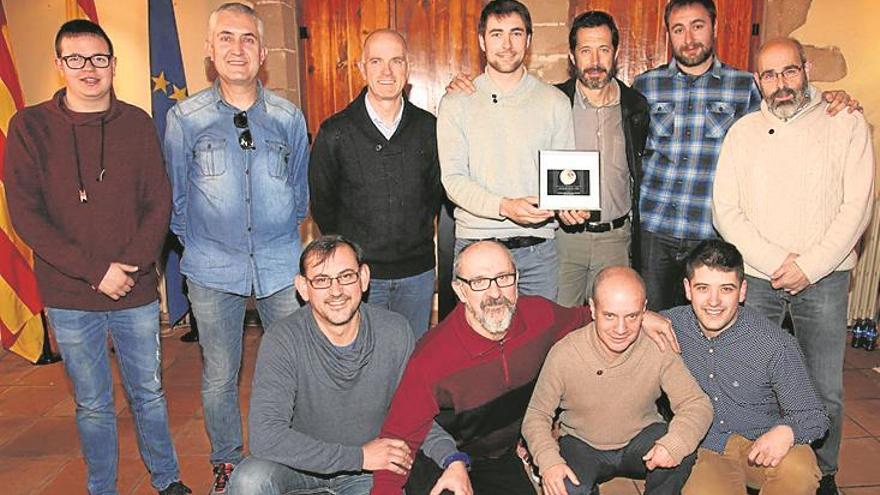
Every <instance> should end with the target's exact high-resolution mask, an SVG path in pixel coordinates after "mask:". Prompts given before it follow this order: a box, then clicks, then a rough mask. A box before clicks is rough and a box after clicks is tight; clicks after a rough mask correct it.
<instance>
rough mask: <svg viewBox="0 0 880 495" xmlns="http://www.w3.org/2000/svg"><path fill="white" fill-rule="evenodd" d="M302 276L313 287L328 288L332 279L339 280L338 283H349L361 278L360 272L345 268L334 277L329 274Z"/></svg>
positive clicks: (331, 283)
mask: <svg viewBox="0 0 880 495" xmlns="http://www.w3.org/2000/svg"><path fill="white" fill-rule="evenodd" d="M303 278H305V279H306V280H308V282H309V285H311V286H312V288H313V289H329V288H330V286H331V285H333V281H334V280H335V281H337V282H339V285H351V284H353V283H355V282H357V281H358V280H359V279H360V278H361V274H360V273H359V272H358V271H357V270H346V271H344V272H342V273H340V274H339V275H337V276H335V277H331V276H330V275H317V276H315V277H313V278H308V277H306V276H305V275H303Z"/></svg>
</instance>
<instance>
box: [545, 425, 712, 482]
mask: <svg viewBox="0 0 880 495" xmlns="http://www.w3.org/2000/svg"><path fill="white" fill-rule="evenodd" d="M665 434H666V423H654V424H652V425H649V426H647V427H646V428H645V429H644V430H642V431H641V432H639V434H638V435H636V436H635V438H633V439H632V440H630V442H629V444H628V445H627V446H626V447H623V448H621V449H617V450H597V449H594V448H593V447H590V446H589V445H587V444H586V443H585V442H583V441H581V440H579V439H577V438H575V437H573V436H571V435H567V436H564V437H562V438H560V439H559V451H560V454H562V457H563V458H564V459H565V462H566V463H567V464H568V466H569V467H570V468H571V470H572V471H574V474H575V475H577V477H578V480H579V481H580V482H581V484H580V486H574V485H573V484H572V483H571V482H570V481H569V480H567V479H566V480H565V488H566V489H567V490H568V495H588V494H589V493H590V490H591V489H592V487H593V485H594V484H596V483H604V482H606V481H608V480H610V479H612V478H617V477H625V478H633V479H643V480H645V481H646V484H645V494H646V495H648V494H651V495H654V494H668V495H677V494H678V493H679V492H681V487H683V486H684V483H685V481H687V478H688V476H690V474H691V468H693V467H694V461H695V460H696V458H697V456H696V453H691V455H689V456H687V457H685V458H684V460H682V461H681V464H679V465H678V466H676V467H674V468H669V469H663V468H656V469H654V470H652V471H648V469H647V468H646V467H645V461H643V460H642V456H644V455H645V454H646V453H647V452H648V451H649V450H651V447H653V446H654V442H656V441H657V439H659V438H660V437H662V436H663V435H665Z"/></svg>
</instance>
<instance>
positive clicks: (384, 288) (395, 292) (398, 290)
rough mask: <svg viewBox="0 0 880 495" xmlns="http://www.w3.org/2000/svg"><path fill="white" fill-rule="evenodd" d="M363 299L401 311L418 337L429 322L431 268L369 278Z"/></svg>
mask: <svg viewBox="0 0 880 495" xmlns="http://www.w3.org/2000/svg"><path fill="white" fill-rule="evenodd" d="M367 302H368V303H370V304H373V305H375V306H379V307H382V308H385V309H388V310H391V311H394V312H396V313H400V314H402V315H403V316H404V317H406V320H407V321H408V322H409V326H410V328H412V331H413V334H414V335H415V336H416V340H418V339H419V337H421V336H422V335H424V334H425V332H427V331H428V323H430V321H431V307H432V306H433V303H434V270H433V269H431V270H428V271H427V272H424V273H420V274H418V275H413V276H411V277H404V278H391V279H376V278H373V279H370V292H369V293H368V294H367Z"/></svg>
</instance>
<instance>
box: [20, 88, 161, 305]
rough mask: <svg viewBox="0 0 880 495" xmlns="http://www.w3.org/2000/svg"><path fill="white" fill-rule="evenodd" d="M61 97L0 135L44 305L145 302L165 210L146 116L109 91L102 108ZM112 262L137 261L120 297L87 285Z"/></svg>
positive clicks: (152, 286)
mask: <svg viewBox="0 0 880 495" xmlns="http://www.w3.org/2000/svg"><path fill="white" fill-rule="evenodd" d="M64 94H65V90H64V89H61V90H60V91H58V92H57V93H55V96H54V97H53V98H52V99H51V100H49V101H46V102H43V103H40V104H38V105H35V106H31V107H27V108H24V109H22V110H21V111H19V112H18V113H17V114H15V116H14V117H13V118H12V120H11V121H10V124H9V132H8V133H7V141H6V157H5V162H4V163H5V170H4V182H5V184H6V198H7V202H8V204H9V213H10V215H11V217H12V223H13V226H14V227H15V229H16V231H18V234H19V235H20V236H21V238H22V239H24V241H25V242H26V243H27V244H28V245H30V246H31V248H32V249H33V250H34V255H35V256H34V258H35V260H34V268H35V271H36V275H37V285H38V286H39V289H40V294H41V295H42V297H43V300H44V302H45V303H46V305H47V306H50V307H56V308H65V309H79V310H89V311H106V310H114V309H125V308H133V307H136V306H142V305H144V304H147V303H150V302H152V301H154V300H155V299H156V297H157V291H156V283H157V275H156V266H155V265H156V259H157V258H158V256H159V252H160V249H161V247H162V244H163V242H164V240H165V235H166V233H167V231H168V219H169V212H170V208H171V189H170V186H169V184H168V178H167V176H166V175H165V166H164V163H163V161H162V153H161V150H160V148H159V141H158V139H157V138H156V130H155V127H154V125H153V121H152V120H151V119H150V117H149V116H148V115H147V114H146V113H145V112H144V111H143V110H141V109H139V108H137V107H134V106H132V105H129V104H127V103H124V102H122V101H119V100H117V99H116V97H115V95H112V96H111V102H110V108H109V110H107V111H104V112H97V113H77V112H73V111H71V110H68V109H67V108H65V106H64ZM102 171H103V172H102ZM80 189H83V190H84V191H85V195H86V196H87V199H88V201H86V202H82V201H81V200H80V198H81V195H80ZM114 261H118V262H122V263H126V264H130V265H136V266H138V268H139V270H138V272H137V274H136V275H135V276H134V278H135V280H136V283H135V285H134V288H132V290H131V292H130V293H129V294H128V295H127V296H125V297H122V298H120V299H119V300H118V301H114V300H112V299H110V298H109V297H107V296H105V295H104V294H101V293H100V292H97V291H96V290H95V289H94V288H93V287H97V286H98V285H99V284H100V282H101V279H103V278H104V274H105V273H106V272H107V269H108V268H109V267H110V263H111V262H114Z"/></svg>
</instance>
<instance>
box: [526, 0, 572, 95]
mask: <svg viewBox="0 0 880 495" xmlns="http://www.w3.org/2000/svg"><path fill="white" fill-rule="evenodd" d="M523 3H524V4H526V6H527V7H528V8H529V12H530V13H531V14H532V25H533V29H534V35H533V36H532V49H531V54H530V55H529V59H528V61H527V63H528V67H529V70H530V71H531V72H532V73H533V74H535V75H536V76H538V77H540V78H541V79H543V80H545V81H547V82H550V83H557V82H562V81H564V80H566V79H568V21H569V19H568V8H569V1H568V0H523Z"/></svg>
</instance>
